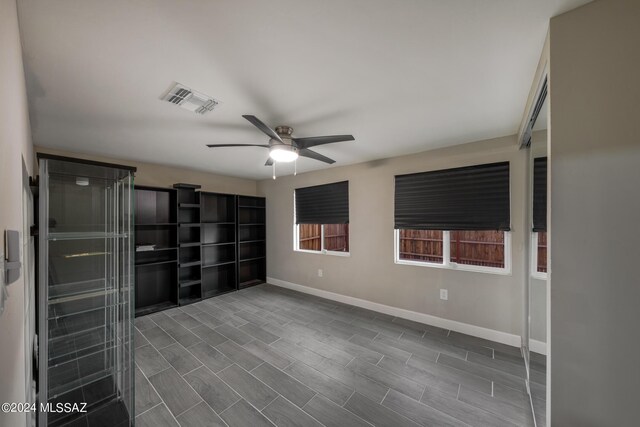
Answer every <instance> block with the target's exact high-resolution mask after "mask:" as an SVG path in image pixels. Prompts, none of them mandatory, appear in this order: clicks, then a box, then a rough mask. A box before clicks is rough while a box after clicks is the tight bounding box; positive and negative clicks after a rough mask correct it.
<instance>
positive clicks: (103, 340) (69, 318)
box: [38, 154, 135, 426]
mask: <svg viewBox="0 0 640 427" xmlns="http://www.w3.org/2000/svg"><path fill="white" fill-rule="evenodd" d="M38 161H39V167H40V191H39V194H40V201H39V204H40V206H39V218H40V224H39V261H38V269H39V270H38V276H39V277H38V280H39V283H38V304H39V306H38V336H39V353H38V354H39V356H38V360H39V366H38V372H39V374H38V375H39V382H38V404H39V409H40V406H41V405H43V404H50V405H51V409H52V411H51V412H46V411H39V425H40V426H62V425H67V424H70V423H73V425H83V426H85V425H88V426H94V425H101V426H102V425H109V426H130V425H133V420H134V414H135V412H134V370H133V319H134V302H133V298H134V292H133V291H134V283H133V282H134V280H133V277H134V276H133V274H134V249H133V244H134V242H133V235H132V229H133V174H134V172H135V168H131V167H127V166H119V165H111V164H105V163H97V162H89V161H84V160H77V159H69V158H64V157H59V156H51V155H45V154H39V155H38ZM85 403H86V407H85V408H84V409H86V412H85V413H80V412H70V413H66V412H64V411H63V412H57V411H56V408H58V407H59V406H56V405H59V404H68V405H67V406H66V407H67V408H73V407H74V406H73V405H74V404H77V406H78V408H80V409H82V408H83V406H84V404H85Z"/></svg>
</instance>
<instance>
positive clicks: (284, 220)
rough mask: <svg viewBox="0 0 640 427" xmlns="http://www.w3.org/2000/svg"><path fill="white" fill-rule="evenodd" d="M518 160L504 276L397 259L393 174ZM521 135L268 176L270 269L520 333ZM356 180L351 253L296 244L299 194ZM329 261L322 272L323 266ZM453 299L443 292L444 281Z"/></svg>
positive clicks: (299, 280) (262, 186)
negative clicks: (507, 267)
mask: <svg viewBox="0 0 640 427" xmlns="http://www.w3.org/2000/svg"><path fill="white" fill-rule="evenodd" d="M505 160H508V161H510V162H511V176H512V183H511V185H512V188H511V219H512V227H513V236H512V244H513V245H512V246H513V251H512V252H513V261H512V264H513V269H512V270H513V271H512V274H511V275H508V276H501V275H495V274H487V273H474V272H465V271H452V270H446V269H440V268H427V267H420V266H409V265H397V264H395V263H394V254H393V248H394V242H393V193H394V175H398V174H405V173H411V172H421V171H428V170H435V169H442V168H450V167H458V166H467V165H472V164H481V163H489V162H496V161H505ZM526 160H527V159H526V153H525V152H524V151H519V150H518V144H517V140H516V137H515V136H510V137H505V138H498V139H493V140H487V141H482V142H475V143H472V144H465V145H459V146H456V147H452V148H446V149H439V150H434V151H428V152H424V153H420V154H414V155H410V156H403V157H397V158H392V159H385V160H378V161H373V162H369V163H363V164H358V165H353V166H345V167H338V168H332V169H325V170H322V171H316V172H310V173H304V174H300V175H298V176H287V177H281V178H278V179H277V180H275V181H274V180H271V179H269V180H264V181H261V182H260V183H259V185H258V190H259V192H260V194H262V195H265V196H266V197H267V249H268V257H267V263H268V264H267V273H268V276H269V277H272V278H276V279H280V280H284V281H288V282H292V283H296V284H300V285H304V286H310V287H313V288H317V289H321V290H326V291H330V292H335V293H338V294H342V295H346V296H351V297H356V298H361V299H365V300H368V301H372V302H376V303H381V304H385V305H389V306H392V307H399V308H403V309H406V310H411V311H415V312H419V313H426V314H429V315H433V316H438V317H442V318H445V319H450V320H455V321H458V322H464V323H468V324H472V325H477V326H481V327H484V328H489V329H493V330H498V331H502V332H506V333H510V334H516V335H521V332H522V308H523V301H524V299H523V298H524V297H523V283H522V282H523V277H524V273H523V270H522V269H523V259H524V252H523V249H524V248H523V236H524V233H523V230H524V211H523V203H524V201H523V194H524V185H525V184H524V182H525V181H524V179H525V177H524V165H525V162H526ZM341 180H349V196H350V201H349V205H350V233H351V238H350V250H351V256H350V257H338V256H330V255H321V254H309V253H301V252H294V251H293V194H294V189H295V188H296V187H305V186H310V185H317V184H323V183H329V182H335V181H341ZM318 269H323V273H324V274H323V276H324V277H322V278H320V277H318V275H317V270H318ZM440 288H447V289H448V290H449V300H448V301H441V300H440V299H439V289H440Z"/></svg>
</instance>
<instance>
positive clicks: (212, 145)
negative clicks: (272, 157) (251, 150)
mask: <svg viewBox="0 0 640 427" xmlns="http://www.w3.org/2000/svg"><path fill="white" fill-rule="evenodd" d="M207 147H209V148H217V147H263V148H269V146H268V145H266V144H207Z"/></svg>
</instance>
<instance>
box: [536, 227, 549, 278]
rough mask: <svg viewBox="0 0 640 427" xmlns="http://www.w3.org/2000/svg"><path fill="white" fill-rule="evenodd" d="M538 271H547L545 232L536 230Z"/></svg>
mask: <svg viewBox="0 0 640 427" xmlns="http://www.w3.org/2000/svg"><path fill="white" fill-rule="evenodd" d="M537 268H538V272H539V273H546V272H547V232H546V231H540V232H538V267H537Z"/></svg>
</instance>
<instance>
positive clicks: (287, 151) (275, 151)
mask: <svg viewBox="0 0 640 427" xmlns="http://www.w3.org/2000/svg"><path fill="white" fill-rule="evenodd" d="M269 157H271V158H272V159H273V160H274V161H276V162H282V163H290V162H293V161H294V160H296V159H297V158H298V150H296V148H295V147H292V146H290V145H278V146H276V147H273V148H271V151H269Z"/></svg>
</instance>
